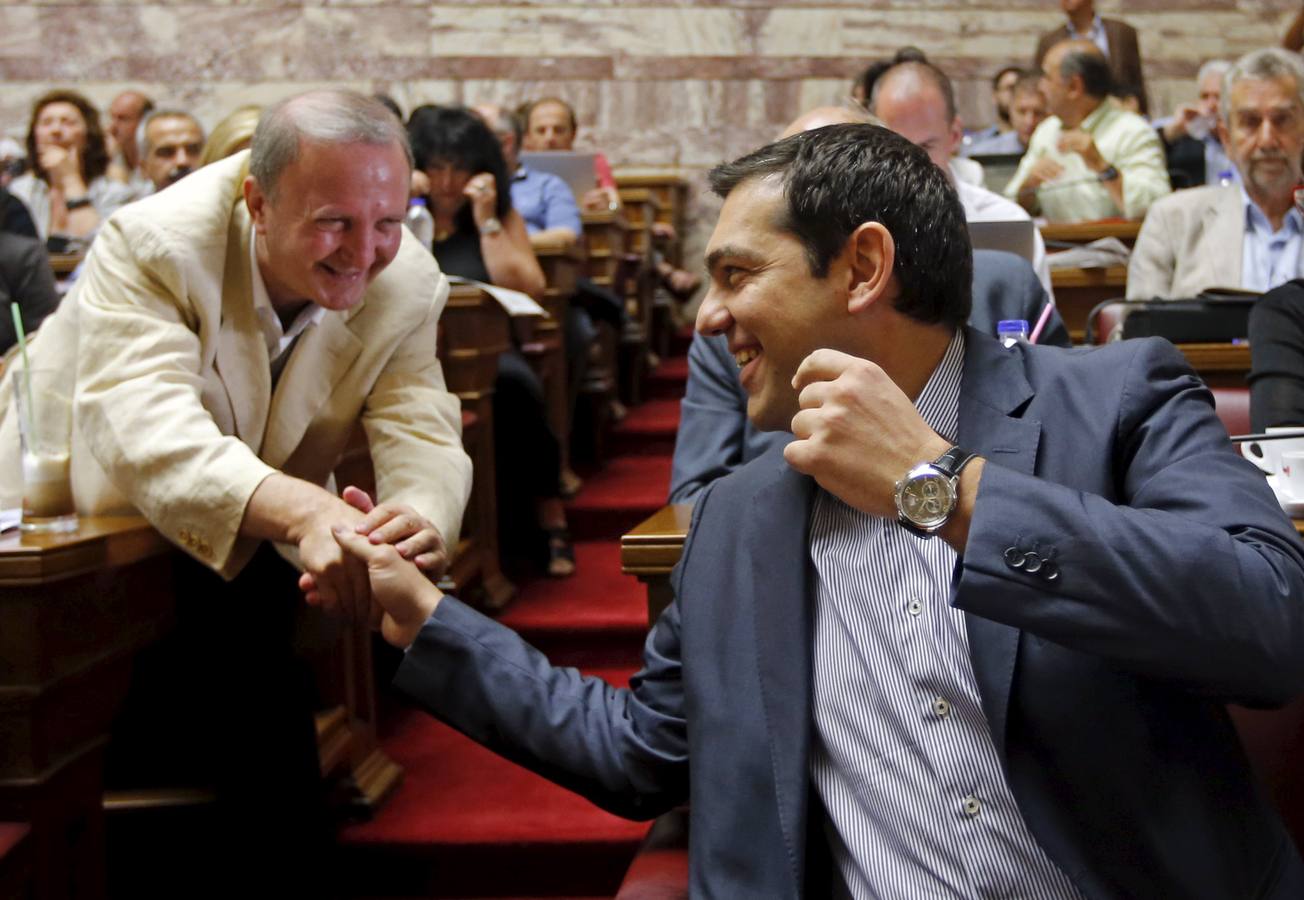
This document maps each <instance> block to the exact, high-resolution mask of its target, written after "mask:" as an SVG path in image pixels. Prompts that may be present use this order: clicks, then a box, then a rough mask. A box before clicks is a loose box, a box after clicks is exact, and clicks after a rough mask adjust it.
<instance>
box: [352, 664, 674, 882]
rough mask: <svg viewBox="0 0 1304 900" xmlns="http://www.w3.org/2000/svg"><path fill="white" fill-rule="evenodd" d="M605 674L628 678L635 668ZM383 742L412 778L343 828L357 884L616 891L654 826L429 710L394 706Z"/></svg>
mask: <svg viewBox="0 0 1304 900" xmlns="http://www.w3.org/2000/svg"><path fill="white" fill-rule="evenodd" d="M593 674H595V675H598V676H600V677H604V678H606V679H607V680H608V681H610V682H611V683H613V684H618V685H621V686H624V685H627V684H628V680H629V675H630V674H632V673H631V670H629V669H614V670H610V669H608V670H596V671H594V672H593ZM381 744H382V746H383V747H384V749H385V750H386V752H387V753H389V754H390V756H391V757H392V758H393V759H394V761H395V762H397V763H398V764H399V765H400V766H402V767H403V770H404V779H403V784H402V785H401V786H400V787H399V789H398V791H396V792H395V793H394V795H393V796H392V797H390V799H389V801H388V802H387V803H386V804H385V805H384V806H383V807H382V808H381V810H380V812H379V813H378V814H377V816H376V818H375V819H373V820H372V821H370V822H365V823H361V824H358V825H352V826H349V827H348V828H346V829H345V830H344V831H343V832H342V834H341V836H340V844H341V848H342V851H343V854H344V858H345V863H346V864H345V866H344V867H343V868H344V870H345V872H346V873H347V880H348V881H349V882H350V885H349V888H350V892H351V893H353V892H355V890H356V889H362V890H364V891H365V893H367V894H368V895H371V896H378V897H380V896H398V895H402V894H405V893H406V894H411V895H413V896H415V895H419V894H422V893H426V894H427V895H430V896H443V897H448V896H471V895H474V896H477V897H506V896H513V895H522V894H531V895H557V894H558V893H561V892H564V893H565V894H567V895H568V896H576V895H584V894H593V895H601V894H605V895H606V896H611V894H613V893H614V892H615V888H616V886H617V885H619V883H620V876H621V873H622V872H623V871H624V869H625V867H626V866H627V865H628V864H629V860H630V859H632V858H633V855H634V851H635V849H636V848H637V846H638V843H639V841H640V840H642V838H643V835H644V834H646V832H647V829H648V824H647V823H646V822H630V821H628V820H625V819H621V818H619V817H617V816H613V815H611V814H610V813H607V812H604V811H602V810H601V809H599V808H598V807H596V806H594V805H593V804H592V803H590V802H589V801H587V800H585V799H583V798H581V797H579V796H578V795H576V794H573V793H571V792H570V791H567V790H565V789H564V788H560V787H558V786H556V785H554V784H552V783H551V782H549V781H547V780H545V779H543V778H541V777H540V776H538V775H535V774H533V773H532V772H529V771H527V770H525V769H523V768H521V767H520V766H517V765H516V764H514V763H511V762H508V761H507V760H505V759H503V758H502V757H499V756H497V755H496V754H494V753H491V752H490V751H488V750H485V749H484V748H483V747H480V746H479V745H478V744H476V743H474V742H473V741H471V740H470V739H468V738H466V737H464V736H462V735H461V734H459V733H458V732H456V731H454V730H453V729H451V728H449V727H448V726H446V725H444V724H442V723H440V722H438V721H436V720H435V719H434V718H432V717H430V716H429V715H427V714H426V713H424V712H422V711H420V710H417V709H413V708H405V709H403V710H402V711H401V712H399V713H398V714H397V715H394V716H392V717H391V719H390V721H389V722H388V723H387V726H386V728H385V732H384V734H383V735H382V738H381ZM353 882H357V884H356V888H355V885H354V884H353Z"/></svg>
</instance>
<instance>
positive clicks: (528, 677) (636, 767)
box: [394, 597, 688, 819]
mask: <svg viewBox="0 0 1304 900" xmlns="http://www.w3.org/2000/svg"><path fill="white" fill-rule="evenodd" d="M679 647H680V644H679V608H678V606H677V605H672V606H671V607H670V608H669V609H668V610H667V611H666V612H665V614H663V615H662V616H661V618H660V619H659V620H658V621H657V624H656V626H655V627H654V628H653V629H652V632H651V633H650V634H649V635H648V639H647V643H646V645H645V646H644V651H643V653H644V667H643V669H642V671H640V672H639V673H638V674H637V675H635V676H634V678H633V679H632V680H631V682H630V684H631V687H630V688H615V687H612V686H611V685H609V684H607V683H606V682H605V681H602V680H601V679H599V678H594V677H591V676H584V675H581V674H580V673H579V672H577V671H576V670H575V669H569V668H558V667H554V666H552V665H551V664H550V663H549V662H548V660H547V658H546V657H545V656H544V655H543V654H542V653H540V652H539V651H538V650H535V649H534V648H533V647H531V646H530V645H529V644H527V643H525V641H523V640H522V639H521V638H520V637H519V636H518V635H517V634H516V633H515V632H514V631H512V630H511V629H509V628H506V627H504V626H502V625H499V624H498V623H497V622H494V621H493V620H491V619H488V618H486V617H484V616H482V615H480V614H479V613H477V612H475V611H474V610H472V609H470V608H469V607H467V606H465V605H463V604H461V603H459V602H458V601H457V600H455V599H453V598H451V597H446V598H444V600H443V601H441V603H440V605H439V607H438V608H437V609H436V610H435V614H434V615H433V616H431V617H430V621H429V622H427V623H426V625H425V627H424V628H423V629H422V632H421V635H420V637H418V638H417V641H416V643H415V644H414V645H413V646H412V648H411V649H410V650H408V652H407V654H406V656H405V658H404V660H403V662H402V664H401V665H400V666H399V669H398V673H397V674H396V675H395V678H394V684H395V686H396V687H398V688H399V689H400V690H402V691H404V692H405V693H407V694H409V695H410V696H411V697H412V698H413V699H415V700H416V701H418V702H419V703H420V704H422V706H424V707H425V708H426V709H427V710H428V711H429V712H430V713H432V714H433V715H435V716H436V717H438V718H440V719H442V720H443V721H445V722H447V723H448V724H450V725H452V726H453V727H454V728H456V729H458V730H459V731H461V732H462V733H464V734H466V735H467V736H468V737H470V738H472V739H473V740H475V741H478V742H479V743H481V744H483V745H485V746H486V747H488V748H489V749H490V750H493V751H494V752H496V753H499V754H500V755H502V756H504V757H505V758H507V759H510V760H512V761H513V762H516V763H519V764H521V765H523V766H525V767H526V768H529V769H532V770H533V771H536V772H538V773H539V774H541V775H543V776H544V777H546V778H549V779H551V780H553V781H555V782H557V783H558V784H560V785H562V786H563V787H566V788H569V789H570V790H573V791H575V792H577V793H579V794H582V795H583V796H585V797H587V798H588V799H589V800H591V801H593V802H594V803H596V804H597V805H598V806H601V807H602V808H603V809H606V810H609V811H611V812H613V813H615V814H617V815H621V816H625V817H627V818H631V819H650V818H653V817H655V816H657V815H660V814H661V813H662V812H665V811H666V810H668V809H671V808H672V807H674V806H676V805H678V804H680V803H683V802H684V801H685V800H686V799H687V796H688V739H687V731H686V728H685V722H684V711H683V685H682V681H681V678H680V656H679Z"/></svg>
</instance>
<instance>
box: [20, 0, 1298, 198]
mask: <svg viewBox="0 0 1304 900" xmlns="http://www.w3.org/2000/svg"><path fill="white" fill-rule="evenodd" d="M1097 5H1098V8H1099V9H1100V10H1101V11H1102V12H1103V13H1104V14H1105V15H1121V16H1122V17H1124V18H1126V19H1127V20H1128V21H1129V22H1131V23H1132V24H1133V25H1134V26H1136V28H1137V29H1138V30H1139V31H1140V32H1141V48H1142V54H1143V56H1144V59H1145V66H1146V75H1147V78H1148V80H1149V82H1150V90H1151V95H1152V101H1153V103H1154V106H1155V107H1156V109H1157V110H1158V111H1159V112H1163V111H1166V110H1168V109H1170V108H1171V107H1172V106H1173V105H1174V104H1175V103H1177V102H1182V101H1184V100H1185V99H1187V96H1188V94H1189V93H1190V92H1191V90H1192V88H1191V86H1190V82H1191V79H1192V78H1193V76H1194V74H1195V71H1196V69H1197V68H1198V67H1199V65H1200V63H1201V62H1202V61H1203V60H1205V59H1207V58H1210V57H1213V56H1235V55H1237V54H1239V53H1241V52H1244V51H1246V50H1249V49H1252V48H1254V47H1258V46H1262V45H1265V44H1273V43H1277V42H1278V41H1279V40H1280V37H1281V35H1282V34H1283V33H1284V32H1285V28H1286V25H1287V23H1288V22H1289V20H1290V18H1291V16H1292V15H1293V14H1294V12H1295V11H1296V10H1297V9H1298V8H1299V3H1298V2H1297V0H1131V2H1128V3H1122V2H1120V0H1099V2H1098V4H1097ZM1058 9H1059V7H1058V4H1057V3H1055V2H1054V0H999V2H998V0H975V2H962V0H877V2H876V0H860V2H852V0H741V2H733V3H725V2H717V0H701V2H691V0H678V2H656V3H654V2H652V0H504V2H498V3H494V2H480V0H452V2H435V3H429V2H424V0H210V2H201V0H189V2H186V0H152V2H141V0H79V2H70V0H37V2H18V0H0V79H3V81H2V83H3V90H0V132H2V133H4V134H8V135H11V136H15V137H21V135H22V133H23V131H24V130H25V128H26V123H27V116H28V112H29V107H30V103H31V101H32V99H33V98H34V97H36V96H37V95H38V94H40V93H41V92H42V91H44V90H46V89H48V88H50V87H53V86H65V85H72V86H77V87H79V88H81V89H82V90H84V91H85V92H86V93H87V94H88V95H89V96H90V97H91V98H92V99H93V100H95V101H96V102H98V103H100V104H103V105H107V103H108V101H109V100H110V99H111V98H112V97H113V96H114V95H115V94H116V93H117V92H118V91H120V90H122V89H124V88H127V87H135V88H140V89H143V90H145V91H146V92H147V93H149V94H150V95H152V96H153V97H155V98H156V99H157V100H158V101H160V102H162V103H166V104H168V105H181V106H183V107H186V108H190V109H192V110H193V111H195V112H196V113H197V114H198V116H199V118H200V119H201V120H202V121H203V122H204V123H205V124H206V125H212V124H213V123H214V122H216V121H217V120H218V119H219V118H221V116H222V115H224V114H225V112H226V111H228V110H230V109H231V108H233V107H235V106H237V105H239V104H242V103H249V102H267V101H270V100H274V99H277V98H280V97H282V96H285V95H286V94H291V93H295V92H298V91H301V90H304V89H306V88H309V87H313V86H317V85H322V84H343V85H350V86H354V87H357V88H359V89H362V90H367V91H372V90H380V91H385V92H388V93H390V94H391V95H392V96H394V97H395V98H396V99H397V100H398V101H399V102H400V104H402V105H403V106H404V108H405V109H407V108H411V107H412V106H414V105H416V104H418V103H422V102H460V103H474V102H484V101H500V102H506V103H509V104H515V103H517V102H520V101H522V100H524V99H527V98H530V97H533V96H539V95H541V94H545V93H549V94H554V93H555V94H560V95H562V96H565V97H568V98H570V99H571V100H572V101H573V102H574V104H575V106H576V108H577V110H578V114H579V118H580V122H581V136H580V138H581V144H583V145H585V146H596V147H601V148H602V149H603V150H604V151H606V153H607V154H608V156H609V157H610V158H611V160H612V162H613V164H614V165H615V166H616V167H617V168H618V169H621V168H626V169H638V170H646V169H663V168H672V169H676V170H679V171H682V172H683V173H684V174H685V175H687V176H688V177H690V178H692V179H693V180H694V182H695V183H697V184H700V183H701V173H702V172H703V171H704V170H705V169H706V168H707V167H709V166H711V165H712V164H714V163H716V162H718V161H719V160H721V159H724V158H728V157H733V156H736V155H738V154H740V153H742V152H744V151H746V150H748V149H750V148H751V147H754V146H756V145H757V144H759V143H761V142H763V141H765V140H767V139H770V138H772V137H773V136H774V135H775V134H776V133H777V132H778V131H779V130H781V129H782V127H783V126H784V124H786V123H787V122H788V121H790V120H791V119H793V118H795V117H796V116H797V115H798V114H799V113H800V112H802V111H803V110H804V109H806V108H809V107H812V106H816V105H820V104H824V103H829V102H837V101H839V100H840V99H841V98H843V97H844V96H845V95H846V92H847V88H848V84H849V82H850V80H851V79H852V78H853V77H854V76H855V74H856V73H857V72H859V71H860V69H861V68H863V66H864V65H865V64H866V63H867V62H868V61H871V60H873V59H877V58H882V57H884V56H888V55H890V54H891V53H892V52H893V51H894V50H895V49H896V48H897V47H899V46H901V45H903V44H914V45H916V46H919V47H921V48H923V49H924V50H925V51H926V52H927V53H928V55H929V57H930V58H932V59H933V60H934V61H936V62H938V63H939V64H941V65H942V66H943V67H944V68H946V69H947V70H948V71H949V72H950V73H951V74H952V76H953V78H954V79H955V80H956V84H957V89H958V93H959V99H960V107H961V113H962V115H963V116H964V118H965V120H966V121H967V122H970V123H974V124H981V123H985V122H986V121H988V119H989V118H990V116H991V101H990V95H989V90H988V86H987V79H988V78H989V77H990V76H991V74H992V73H993V72H995V70H996V69H998V68H1000V67H1001V66H1002V65H1004V64H1006V63H1008V62H1011V61H1017V62H1025V61H1028V60H1030V57H1031V55H1032V51H1033V48H1034V47H1035V45H1036V38H1037V35H1038V34H1039V33H1040V32H1042V31H1044V30H1047V29H1049V28H1051V27H1054V26H1056V25H1058V24H1059V23H1060V21H1061V17H1060V13H1059V11H1058ZM708 205H709V201H708Z"/></svg>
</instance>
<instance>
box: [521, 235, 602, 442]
mask: <svg viewBox="0 0 1304 900" xmlns="http://www.w3.org/2000/svg"><path fill="white" fill-rule="evenodd" d="M534 255H535V256H536V257H537V258H538V260H539V265H540V267H542V269H543V275H544V279H545V283H546V285H547V286H546V287H545V288H544V292H543V304H542V305H543V308H544V309H546V310H547V311H548V317H547V318H545V319H543V320H541V321H539V322H538V323H536V325H535V332H534V337H533V339H532V340H530V341H529V342H527V343H523V344H522V347H521V349H522V351H523V352H524V353H525V356H526V358H527V359H529V360H530V362H531V363H532V364H533V365H534V367H535V370H536V371H537V372H538V374H539V378H540V379H541V380H542V381H543V392H544V401H545V403H546V404H547V407H548V424H549V425H551V426H552V431H553V434H555V435H556V436H557V443H558V445H559V448H560V450H561V461H562V466H563V467H566V466H569V465H570V394H569V390H568V387H567V381H568V375H567V371H566V336H565V324H566V316H567V315H568V314H569V311H570V304H571V298H572V297H574V296H575V284H576V282H577V281H578V280H579V277H580V272H581V271H582V270H583V267H584V264H585V260H586V253H585V250H584V248H583V247H580V246H561V245H558V246H555V247H537V248H535V251H534Z"/></svg>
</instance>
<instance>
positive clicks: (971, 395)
mask: <svg viewBox="0 0 1304 900" xmlns="http://www.w3.org/2000/svg"><path fill="white" fill-rule="evenodd" d="M967 338H968V340H967V341H966V351H965V363H964V380H963V382H962V384H961V387H960V420H959V425H958V431H959V434H958V435H957V437H956V441H957V443H959V444H960V446H962V447H964V448H966V449H968V450H972V451H973V452H975V453H977V454H978V455H979V456H981V457H983V459H985V460H987V461H988V462H990V463H991V464H993V465H998V466H1003V467H1005V468H1007V469H1013V470H1015V471H1016V472H1023V473H1025V474H1028V475H1033V474H1035V468H1036V463H1037V445H1038V443H1039V442H1040V440H1041V423H1040V422H1039V421H1036V420H1034V419H1029V418H1027V417H1025V416H1023V414H1022V413H1023V410H1024V408H1025V407H1026V406H1027V404H1028V402H1029V401H1030V400H1031V399H1032V396H1033V390H1032V386H1031V385H1029V383H1028V379H1027V377H1026V376H1025V374H1024V368H1023V356H1022V354H1020V353H1016V352H1012V351H1007V350H1005V349H1004V348H1002V347H1001V345H1000V344H998V343H997V342H996V341H994V340H992V339H991V338H989V337H987V336H986V335H982V334H979V333H978V332H975V331H973V330H972V329H971V330H970V331H969V334H968V335H967ZM965 619H966V624H967V626H968V632H969V656H970V658H971V659H972V661H973V669H974V676H975V677H976V679H977V681H978V692H979V694H980V695H981V696H982V701H983V710H984V712H985V713H986V715H987V724H988V727H989V728H990V729H991V733H992V740H993V741H994V742H995V744H996V750H997V752H998V753H999V754H1000V755H1001V758H1002V759H1004V757H1005V727H1006V710H1007V708H1008V705H1009V696H1010V684H1011V682H1012V681H1013V679H1014V664H1015V659H1016V656H1017V652H1018V648H1019V635H1020V631H1019V630H1018V629H1016V628H1012V627H1010V626H1009V625H1003V624H1001V623H998V622H993V621H991V620H990V619H984V618H980V617H979V616H975V615H972V614H966V616H965Z"/></svg>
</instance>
